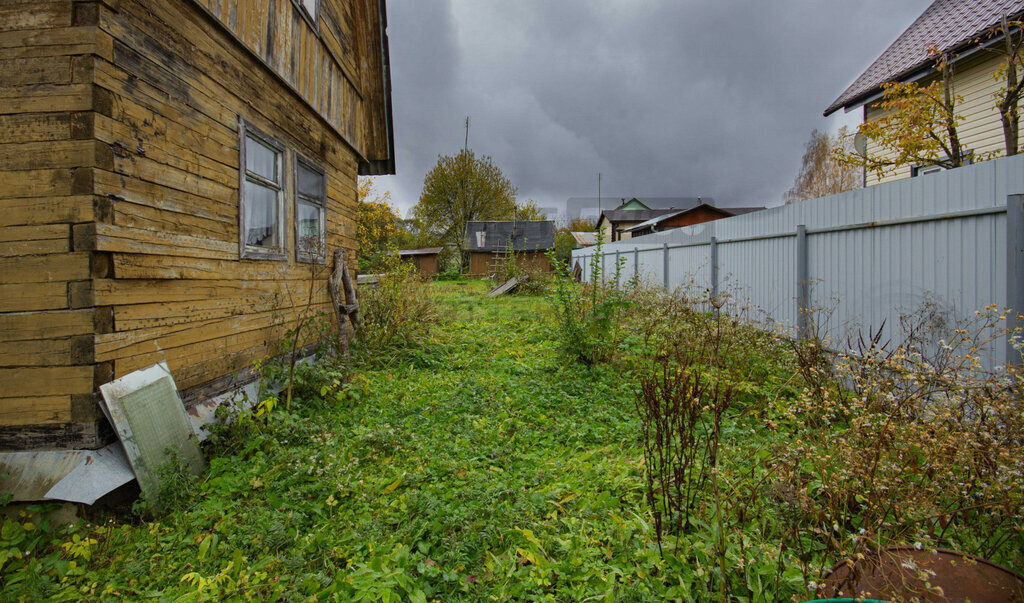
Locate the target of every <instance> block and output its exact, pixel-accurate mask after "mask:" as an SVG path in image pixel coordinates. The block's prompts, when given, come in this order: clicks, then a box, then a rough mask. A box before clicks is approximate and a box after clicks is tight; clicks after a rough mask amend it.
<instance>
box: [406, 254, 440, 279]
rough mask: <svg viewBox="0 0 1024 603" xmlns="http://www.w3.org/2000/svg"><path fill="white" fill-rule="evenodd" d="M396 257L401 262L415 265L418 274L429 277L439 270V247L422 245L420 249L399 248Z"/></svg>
mask: <svg viewBox="0 0 1024 603" xmlns="http://www.w3.org/2000/svg"><path fill="white" fill-rule="evenodd" d="M398 257H400V258H401V260H402V261H403V262H409V263H410V264H413V265H414V266H416V269H417V270H418V271H419V273H420V276H422V277H423V278H430V277H432V276H436V275H437V274H439V273H440V272H441V261H440V258H441V248H440V247H424V248H422V249H400V250H399V251H398Z"/></svg>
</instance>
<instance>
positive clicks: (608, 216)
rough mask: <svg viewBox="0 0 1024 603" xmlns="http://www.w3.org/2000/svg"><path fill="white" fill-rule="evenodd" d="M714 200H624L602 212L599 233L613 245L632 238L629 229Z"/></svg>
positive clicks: (659, 198)
mask: <svg viewBox="0 0 1024 603" xmlns="http://www.w3.org/2000/svg"><path fill="white" fill-rule="evenodd" d="M713 201H714V200H713V199H711V198H710V197H708V198H707V199H704V198H701V197H647V198H644V199H643V200H641V199H639V198H637V197H633V198H632V199H630V200H628V201H627V200H625V199H623V200H622V202H621V204H619V205H618V206H617V207H615V209H610V210H606V211H603V212H601V216H600V217H599V218H598V219H597V228H596V230H597V232H600V233H601V240H602V241H603V242H605V243H613V242H615V241H622V240H624V239H628V238H630V237H631V236H633V235H631V234H630V233H629V232H627V229H629V228H631V227H633V226H636V225H638V224H642V223H644V222H646V221H648V220H651V219H654V218H660V217H662V216H667V215H670V214H675V213H677V212H679V211H680V210H684V209H693V208H695V207H698V206H700V205H710V204H712V203H713Z"/></svg>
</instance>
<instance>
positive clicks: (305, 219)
mask: <svg viewBox="0 0 1024 603" xmlns="http://www.w3.org/2000/svg"><path fill="white" fill-rule="evenodd" d="M322 211H323V208H321V206H318V205H313V204H311V203H307V202H305V201H300V202H299V204H298V220H299V231H298V232H299V240H300V241H304V240H307V239H314V240H316V241H319V232H321V212H322ZM307 247H308V246H307ZM306 251H310V250H309V249H307V250H306Z"/></svg>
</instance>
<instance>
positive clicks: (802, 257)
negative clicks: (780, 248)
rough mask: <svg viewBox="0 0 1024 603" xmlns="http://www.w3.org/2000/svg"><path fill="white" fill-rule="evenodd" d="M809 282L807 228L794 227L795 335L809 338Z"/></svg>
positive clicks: (800, 225) (803, 226) (800, 337)
mask: <svg viewBox="0 0 1024 603" xmlns="http://www.w3.org/2000/svg"><path fill="white" fill-rule="evenodd" d="M810 305H811V281H810V275H809V273H808V266H807V226H805V225H803V224H799V225H797V227H796V335H797V337H798V338H799V339H807V338H808V337H810V329H809V325H810V316H808V312H809V311H810Z"/></svg>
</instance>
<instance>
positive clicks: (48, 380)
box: [0, 0, 394, 473]
mask: <svg viewBox="0 0 1024 603" xmlns="http://www.w3.org/2000/svg"><path fill="white" fill-rule="evenodd" d="M3 14H4V18H3V20H2V22H0V30H3V31H4V34H3V35H4V38H5V46H6V47H7V48H6V51H5V53H4V56H5V60H3V61H0V82H2V84H0V85H2V86H3V96H4V98H3V101H2V102H0V114H3V115H2V117H3V119H2V120H0V142H2V144H0V156H2V157H3V160H2V161H0V207H2V208H3V211H2V212H0V225H2V226H3V229H2V230H0V233H2V234H3V238H2V239H0V241H2V242H0V383H2V384H3V387H2V388H0V450H6V451H10V450H35V449H51V450H53V449H57V450H60V449H71V448H80V449H95V448H97V447H100V446H103V445H105V444H107V443H108V442H110V441H112V438H113V432H112V431H111V430H110V428H109V426H108V425H107V421H106V419H105V418H103V416H102V414H101V413H100V409H99V406H98V405H97V391H98V387H99V386H100V385H101V384H104V383H107V382H109V381H110V380H112V379H115V378H119V377H123V376H125V375H126V374H128V373H130V372H132V371H135V370H137V369H140V368H143V367H146V366H149V365H151V364H153V363H156V362H159V361H166V362H167V364H168V365H169V367H170V369H171V371H172V373H173V375H174V379H175V381H176V382H177V386H178V388H179V389H180V390H181V393H182V396H183V399H184V400H185V402H186V406H188V407H190V408H191V407H193V405H195V404H196V403H199V402H204V401H208V400H210V399H211V398H213V397H215V396H217V395H218V394H221V393H223V392H226V391H230V390H233V389H235V388H237V387H240V386H242V385H244V384H245V383H247V382H252V381H253V380H254V379H255V375H254V374H253V373H252V372H251V371H249V370H247V369H249V368H251V367H252V366H253V363H254V362H255V361H257V360H259V359H261V358H265V357H268V356H273V355H275V354H278V353H280V351H281V349H280V346H279V342H280V340H281V338H282V337H283V335H284V333H285V332H286V330H287V329H288V328H289V324H290V323H291V321H293V320H294V319H295V317H296V313H297V311H298V310H299V309H300V308H301V307H302V306H304V305H305V301H306V300H307V295H308V294H307V292H308V291H309V287H310V286H311V284H312V285H314V286H315V289H314V291H315V295H314V296H313V303H314V304H315V306H316V308H318V309H324V310H328V315H331V314H330V312H329V308H330V305H329V304H330V300H329V297H328V294H327V291H326V288H325V286H324V285H325V281H326V278H327V276H328V274H327V273H328V272H329V271H330V270H331V269H332V268H333V260H332V257H333V253H334V252H335V251H336V250H338V249H342V250H344V253H345V257H346V259H347V261H348V262H350V265H351V267H352V268H354V267H355V264H354V262H355V257H356V224H355V214H356V176H357V175H359V174H390V173H394V152H393V149H394V143H393V135H392V128H391V92H390V75H389V66H388V40H387V36H386V31H385V30H386V8H385V3H384V1H383V0H319V1H316V0H303V1H301V2H300V1H298V0H296V1H291V2H289V1H280V0H279V1H273V0H236V1H232V2H220V1H219V0H98V1H94V2H72V0H64V1H53V2H46V3H18V4H16V5H15V6H11V5H9V4H8V5H7V6H5V10H4V11H3ZM15 46H20V47H17V48H16V47H15ZM318 264H322V265H324V266H323V268H322V269H321V270H319V271H318V273H317V275H316V280H315V281H313V282H311V276H310V275H311V267H314V268H315V267H316V266H317V265H318ZM293 300H294V301H293ZM303 343H306V342H303ZM0 456H2V455H0ZM0 473H3V470H2V469H0Z"/></svg>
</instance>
